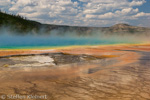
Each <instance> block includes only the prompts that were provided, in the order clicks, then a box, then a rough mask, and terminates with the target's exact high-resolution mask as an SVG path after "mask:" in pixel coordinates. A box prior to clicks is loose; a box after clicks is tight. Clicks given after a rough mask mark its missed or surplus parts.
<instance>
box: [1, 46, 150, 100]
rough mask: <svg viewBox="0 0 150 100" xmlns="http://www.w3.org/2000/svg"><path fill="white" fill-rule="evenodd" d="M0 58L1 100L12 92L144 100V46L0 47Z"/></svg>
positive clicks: (149, 62) (149, 54)
mask: <svg viewBox="0 0 150 100" xmlns="http://www.w3.org/2000/svg"><path fill="white" fill-rule="evenodd" d="M0 56H1V57H0V98H1V97H3V96H6V97H5V99H6V100H7V99H9V98H8V97H7V95H13V96H15V95H16V94H18V95H20V96H27V95H38V96H42V95H46V96H47V100H150V45H149V44H142V45H138V44H137V45H108V46H84V47H83V46H78V47H67V48H59V49H53V50H52V49H40V50H1V51H0ZM0 100H1V99H0ZM15 100H19V98H16V99H15ZM24 100H26V98H25V99H24ZM31 100H35V99H34V98H33V99H31ZM41 100H43V99H41Z"/></svg>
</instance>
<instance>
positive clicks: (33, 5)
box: [0, 0, 150, 27]
mask: <svg viewBox="0 0 150 100" xmlns="http://www.w3.org/2000/svg"><path fill="white" fill-rule="evenodd" d="M0 9H1V10H2V11H6V12H8V13H11V14H19V15H22V16H24V17H26V18H28V19H30V20H35V21H38V22H41V23H46V24H57V25H71V26H93V27H106V26H112V25H114V24H118V23H126V24H130V25H135V26H144V27H150V0H0Z"/></svg>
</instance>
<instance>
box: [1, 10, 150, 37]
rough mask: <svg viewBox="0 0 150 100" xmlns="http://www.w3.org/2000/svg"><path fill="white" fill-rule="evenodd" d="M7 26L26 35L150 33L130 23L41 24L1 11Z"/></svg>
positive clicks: (2, 24) (149, 29)
mask: <svg viewBox="0 0 150 100" xmlns="http://www.w3.org/2000/svg"><path fill="white" fill-rule="evenodd" d="M3 27H7V28H9V30H10V31H11V32H17V34H20V35H22V34H23V35H24V34H27V33H30V34H52V33H55V34H58V35H64V34H67V33H70V32H71V33H73V34H77V35H92V34H93V33H105V34H117V33H118V34H120V33H128V34H134V33H144V34H145V33H146V34H149V31H150V28H145V27H137V26H130V25H128V24H123V23H122V24H116V25H114V26H111V27H78V26H63V25H51V24H41V23H39V22H36V21H31V20H27V19H26V18H24V17H22V16H19V15H10V14H7V13H4V12H0V28H3Z"/></svg>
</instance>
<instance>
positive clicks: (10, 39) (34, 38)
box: [0, 27, 150, 48]
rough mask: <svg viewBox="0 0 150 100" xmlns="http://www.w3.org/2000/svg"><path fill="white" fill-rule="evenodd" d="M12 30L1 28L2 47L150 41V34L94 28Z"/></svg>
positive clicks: (0, 45) (0, 39)
mask: <svg viewBox="0 0 150 100" xmlns="http://www.w3.org/2000/svg"><path fill="white" fill-rule="evenodd" d="M20 34H21V33H18V32H11V31H10V30H9V28H8V27H7V28H6V27H1V29H0V48H23V47H41V46H50V47H51V46H71V45H104V44H130V43H135V44H137V43H150V34H140V33H137V34H130V33H112V34H107V33H105V32H101V31H99V30H92V31H91V32H89V34H84V33H80V34H79V33H78V32H77V31H76V30H73V31H64V30H62V29H57V30H56V29H55V30H52V31H50V32H44V31H43V29H41V31H40V32H38V33H34V32H28V33H26V34H23V35H20Z"/></svg>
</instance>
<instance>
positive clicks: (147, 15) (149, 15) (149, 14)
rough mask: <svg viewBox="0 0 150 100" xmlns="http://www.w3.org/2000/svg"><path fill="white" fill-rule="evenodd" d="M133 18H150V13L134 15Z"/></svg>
mask: <svg viewBox="0 0 150 100" xmlns="http://www.w3.org/2000/svg"><path fill="white" fill-rule="evenodd" d="M133 17H135V18H137V17H150V13H144V12H140V13H137V14H136V15H134V16H133Z"/></svg>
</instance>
